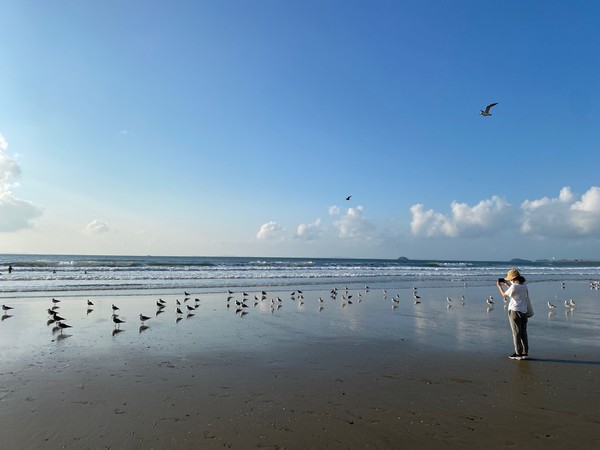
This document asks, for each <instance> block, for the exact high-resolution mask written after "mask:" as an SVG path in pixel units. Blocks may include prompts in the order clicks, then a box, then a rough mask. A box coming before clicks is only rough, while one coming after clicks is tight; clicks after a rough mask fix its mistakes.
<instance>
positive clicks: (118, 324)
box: [112, 314, 125, 327]
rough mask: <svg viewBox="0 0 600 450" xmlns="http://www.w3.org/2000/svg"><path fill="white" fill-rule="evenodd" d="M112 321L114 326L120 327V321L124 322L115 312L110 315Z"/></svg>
mask: <svg viewBox="0 0 600 450" xmlns="http://www.w3.org/2000/svg"><path fill="white" fill-rule="evenodd" d="M112 321H113V322H114V323H115V326H117V327H120V326H121V324H122V323H125V321H124V320H121V319H119V318H118V317H117V315H116V314H113V315H112Z"/></svg>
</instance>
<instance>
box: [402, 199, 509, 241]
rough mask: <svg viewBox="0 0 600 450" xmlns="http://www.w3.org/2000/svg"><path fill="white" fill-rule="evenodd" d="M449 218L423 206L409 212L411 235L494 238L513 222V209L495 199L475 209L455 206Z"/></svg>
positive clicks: (452, 207)
mask: <svg viewBox="0 0 600 450" xmlns="http://www.w3.org/2000/svg"><path fill="white" fill-rule="evenodd" d="M450 209H451V211H450V214H449V215H445V214H442V213H439V212H436V211H433V210H425V208H424V206H423V205H421V204H417V205H413V206H412V207H411V208H410V211H411V213H412V220H411V223H410V227H411V231H412V233H413V235H416V236H428V237H435V236H446V237H461V236H467V237H474V236H481V235H484V234H495V233H496V232H498V231H500V230H501V229H502V228H504V227H505V226H506V224H507V223H509V222H510V221H511V217H510V213H511V209H512V208H511V206H510V205H509V204H508V203H507V202H506V201H505V200H503V199H502V198H500V197H498V196H496V195H494V196H493V197H492V198H490V199H488V200H481V201H480V202H479V203H478V204H477V205H475V206H469V205H467V204H466V203H458V202H452V204H451V205H450Z"/></svg>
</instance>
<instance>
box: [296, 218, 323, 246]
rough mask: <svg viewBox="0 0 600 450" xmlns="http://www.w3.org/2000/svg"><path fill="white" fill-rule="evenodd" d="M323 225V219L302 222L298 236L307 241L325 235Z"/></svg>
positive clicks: (297, 232)
mask: <svg viewBox="0 0 600 450" xmlns="http://www.w3.org/2000/svg"><path fill="white" fill-rule="evenodd" d="M323 231H324V230H323V227H322V226H321V219H317V220H315V221H314V222H313V223H308V224H306V223H301V224H300V225H298V230H297V231H296V237H297V238H299V239H304V240H307V241H311V240H315V239H319V238H320V237H321V236H322V235H323Z"/></svg>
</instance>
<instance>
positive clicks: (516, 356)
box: [509, 353, 521, 359]
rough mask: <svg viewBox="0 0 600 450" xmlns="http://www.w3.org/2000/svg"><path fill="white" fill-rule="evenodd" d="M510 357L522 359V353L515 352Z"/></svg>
mask: <svg viewBox="0 0 600 450" xmlns="http://www.w3.org/2000/svg"><path fill="white" fill-rule="evenodd" d="M509 358H510V359H521V355H517V354H516V353H513V354H512V355H510V356H509Z"/></svg>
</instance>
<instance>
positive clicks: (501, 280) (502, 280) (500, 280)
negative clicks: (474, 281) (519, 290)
mask: <svg viewBox="0 0 600 450" xmlns="http://www.w3.org/2000/svg"><path fill="white" fill-rule="evenodd" d="M505 281H506V280H505V279H504V278H498V283H504V282H505Z"/></svg>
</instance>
